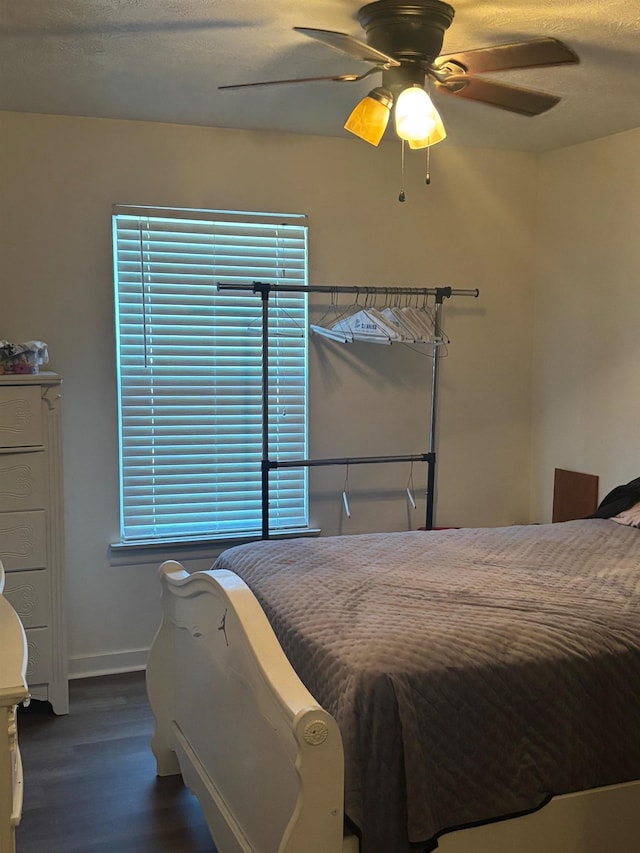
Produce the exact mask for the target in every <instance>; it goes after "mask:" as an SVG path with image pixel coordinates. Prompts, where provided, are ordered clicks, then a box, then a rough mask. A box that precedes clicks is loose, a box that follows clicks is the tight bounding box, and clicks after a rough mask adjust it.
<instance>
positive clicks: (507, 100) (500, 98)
mask: <svg viewBox="0 0 640 853" xmlns="http://www.w3.org/2000/svg"><path fill="white" fill-rule="evenodd" d="M436 86H437V87H438V91H440V92H443V91H444V92H449V94H451V95H456V96H457V97H459V98H469V99H470V100H472V101H480V102H481V103H483V104H489V105H490V106H492V107H499V108H500V109H502V110H509V111H510V112H513V113H520V115H525V116H537V115H540V114H541V113H544V112H546V111H547V110H549V109H551V107H553V106H555V105H556V104H557V103H558V101H559V100H560V98H559V97H558V96H557V95H549V94H547V93H546V92H536V91H534V90H533V89H521V88H519V87H518V86H507V85H506V84H505V83H494V82H493V81H492V80H484V79H483V78H482V77H466V76H464V75H461V76H459V77H453V76H452V77H449V78H448V80H447V82H446V84H444V83H438V82H436Z"/></svg>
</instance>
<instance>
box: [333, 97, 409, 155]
mask: <svg viewBox="0 0 640 853" xmlns="http://www.w3.org/2000/svg"><path fill="white" fill-rule="evenodd" d="M425 94H426V93H425ZM392 106H393V98H392V97H391V93H390V92H387V91H386V90H385V89H381V88H376V89H372V91H371V92H369V94H368V95H367V96H366V98H363V99H362V100H361V101H360V103H359V104H358V105H357V106H356V108H355V109H354V110H353V112H352V113H351V115H350V116H349V118H348V119H347V121H346V123H345V126H344V127H345V130H348V131H349V132H350V133H353V134H355V135H356V136H358V137H359V138H360V139H364V141H365V142H369V143H371V145H378V144H379V142H380V140H381V139H382V137H383V136H384V132H385V130H386V128H387V124H388V122H389V115H390V114H391V107H392Z"/></svg>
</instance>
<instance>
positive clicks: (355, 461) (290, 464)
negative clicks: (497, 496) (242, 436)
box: [265, 453, 435, 468]
mask: <svg viewBox="0 0 640 853" xmlns="http://www.w3.org/2000/svg"><path fill="white" fill-rule="evenodd" d="M434 460H435V453H413V454H407V455H405V456H351V457H350V456H344V457H341V458H337V459H286V460H285V459H283V460H282V461H278V460H275V459H273V460H272V459H269V460H265V463H266V465H267V467H268V468H317V467H320V466H321V465H375V464H377V463H380V462H433V461H434Z"/></svg>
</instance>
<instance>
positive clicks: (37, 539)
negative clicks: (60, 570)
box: [0, 510, 47, 571]
mask: <svg viewBox="0 0 640 853" xmlns="http://www.w3.org/2000/svg"><path fill="white" fill-rule="evenodd" d="M0 558H2V562H3V563H4V567H5V569H6V570H7V571H11V570H12V569H40V568H44V566H46V565H47V538H46V514H45V512H44V510H37V511H35V512H3V513H0Z"/></svg>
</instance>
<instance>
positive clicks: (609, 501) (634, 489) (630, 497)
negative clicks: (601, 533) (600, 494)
mask: <svg viewBox="0 0 640 853" xmlns="http://www.w3.org/2000/svg"><path fill="white" fill-rule="evenodd" d="M638 501H640V477H636V479H635V480H630V481H629V482H628V483H625V485H623V486H616V487H615V489H612V490H611V491H610V492H609V494H608V495H605V497H604V498H603V499H602V500H601V501H600V504H599V506H598V509H597V510H596V511H595V512H594V513H593V515H589V516H587V518H613V516H614V515H617V514H618V513H619V512H624V511H625V509H629V507H632V506H633V505H634V504H635V503H638Z"/></svg>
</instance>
